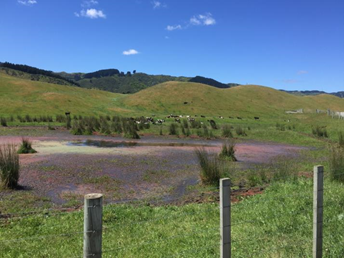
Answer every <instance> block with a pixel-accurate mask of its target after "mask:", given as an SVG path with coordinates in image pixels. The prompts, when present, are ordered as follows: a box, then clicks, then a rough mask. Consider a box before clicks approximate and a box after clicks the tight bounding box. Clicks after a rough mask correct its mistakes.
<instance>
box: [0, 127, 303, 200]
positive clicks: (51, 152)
mask: <svg viewBox="0 0 344 258" xmlns="http://www.w3.org/2000/svg"><path fill="white" fill-rule="evenodd" d="M29 139H30V140H31V141H32V142H33V148H34V149H36V150H37V151H38V153H37V154H29V155H20V163H21V174H20V181H19V184H20V185H21V187H22V189H23V191H31V192H34V193H35V194H37V195H38V196H42V197H45V198H49V200H50V201H51V202H52V203H54V204H58V205H63V204H65V203H66V202H68V201H70V200H76V201H79V202H80V203H82V202H81V201H82V198H83V195H85V194H87V193H91V192H101V193H104V195H105V199H106V202H120V201H127V200H133V199H147V198H159V199H161V200H163V201H169V200H174V199H178V198H180V197H182V196H184V195H186V194H187V193H189V192H190V189H193V188H194V186H196V185H199V183H200V178H199V171H200V168H199V165H198V162H197V159H196V156H195V154H194V150H195V148H197V147H200V146H205V148H206V149H207V150H208V151H209V152H216V153H218V152H220V150H221V145H222V142H223V140H202V139H180V138H175V137H167V136H164V137H156V136H145V137H142V139H140V140H135V141H134V140H128V139H125V138H121V137H106V136H96V135H94V136H73V135H70V134H69V133H68V132H67V131H56V132H49V135H42V136H33V137H29ZM20 142H21V137H19V136H0V144H4V143H16V144H19V143H20ZM303 149H305V148H303V147H295V146H289V145H283V144H273V143H261V142H254V141H247V142H239V143H237V146H236V150H237V151H236V157H237V159H238V162H237V163H236V165H235V169H236V173H240V171H243V170H245V169H247V168H249V167H251V166H252V165H256V164H266V163H269V162H271V161H273V160H274V158H276V157H280V156H281V155H285V156H297V155H298V151H300V150H303ZM257 192H259V190H257ZM7 194H10V193H7Z"/></svg>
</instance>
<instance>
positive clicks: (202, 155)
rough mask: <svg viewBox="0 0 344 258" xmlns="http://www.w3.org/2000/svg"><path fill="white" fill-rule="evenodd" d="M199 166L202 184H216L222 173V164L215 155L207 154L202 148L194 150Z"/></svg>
mask: <svg viewBox="0 0 344 258" xmlns="http://www.w3.org/2000/svg"><path fill="white" fill-rule="evenodd" d="M195 154H196V156H197V159H198V161H199V164H200V166H201V180H202V182H203V184H210V185H218V184H219V180H220V178H221V177H222V176H223V174H224V170H223V166H222V163H221V161H220V160H219V158H218V156H217V155H211V154H209V153H208V152H207V151H206V150H205V149H204V148H198V149H196V150H195Z"/></svg>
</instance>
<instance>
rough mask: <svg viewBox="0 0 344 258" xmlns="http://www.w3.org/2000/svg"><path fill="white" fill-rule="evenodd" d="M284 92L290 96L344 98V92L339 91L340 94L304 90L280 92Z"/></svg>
mask: <svg viewBox="0 0 344 258" xmlns="http://www.w3.org/2000/svg"><path fill="white" fill-rule="evenodd" d="M280 91H283V92H287V93H289V94H293V95H299V96H314V95H320V94H328V95H333V96H337V97H339V98H344V91H338V92H332V93H328V92H325V91H319V90H304V91H302V90H301V91H299V90H289V91H288V90H280Z"/></svg>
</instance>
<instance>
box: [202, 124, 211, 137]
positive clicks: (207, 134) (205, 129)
mask: <svg viewBox="0 0 344 258" xmlns="http://www.w3.org/2000/svg"><path fill="white" fill-rule="evenodd" d="M203 137H205V138H209V137H210V135H209V130H208V127H207V126H206V125H203Z"/></svg>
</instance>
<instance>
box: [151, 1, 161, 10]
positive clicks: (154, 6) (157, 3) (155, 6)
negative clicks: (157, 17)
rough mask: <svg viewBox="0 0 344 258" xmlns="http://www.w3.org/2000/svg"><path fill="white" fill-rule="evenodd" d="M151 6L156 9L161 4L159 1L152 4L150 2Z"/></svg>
mask: <svg viewBox="0 0 344 258" xmlns="http://www.w3.org/2000/svg"><path fill="white" fill-rule="evenodd" d="M152 5H153V8H154V9H156V8H159V7H161V2H159V1H153V2H152Z"/></svg>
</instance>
